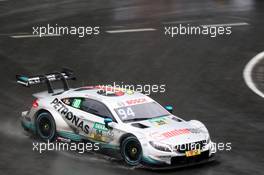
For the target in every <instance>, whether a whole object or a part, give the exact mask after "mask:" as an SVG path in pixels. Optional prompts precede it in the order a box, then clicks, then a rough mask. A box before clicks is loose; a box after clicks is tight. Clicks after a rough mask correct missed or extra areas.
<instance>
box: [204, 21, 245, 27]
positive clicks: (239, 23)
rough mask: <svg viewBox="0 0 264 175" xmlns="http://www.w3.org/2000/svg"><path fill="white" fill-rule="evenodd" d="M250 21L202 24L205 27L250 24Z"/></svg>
mask: <svg viewBox="0 0 264 175" xmlns="http://www.w3.org/2000/svg"><path fill="white" fill-rule="evenodd" d="M248 25H249V23H247V22H238V23H226V24H206V25H201V26H203V27H228V26H230V27H231V26H248Z"/></svg>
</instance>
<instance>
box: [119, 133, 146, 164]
mask: <svg viewBox="0 0 264 175" xmlns="http://www.w3.org/2000/svg"><path fill="white" fill-rule="evenodd" d="M121 155H122V157H123V159H124V161H125V162H126V163H127V164H128V165H130V166H136V165H139V164H140V162H141V160H142V147H141V144H140V142H139V141H138V139H137V138H136V137H135V136H129V137H127V138H125V139H124V140H123V142H122V144H121Z"/></svg>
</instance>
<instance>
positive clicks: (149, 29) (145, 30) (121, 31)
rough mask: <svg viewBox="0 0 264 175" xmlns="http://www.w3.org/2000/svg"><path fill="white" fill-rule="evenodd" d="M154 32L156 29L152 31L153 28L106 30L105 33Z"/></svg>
mask: <svg viewBox="0 0 264 175" xmlns="http://www.w3.org/2000/svg"><path fill="white" fill-rule="evenodd" d="M155 30H156V29H154V28H141V29H124V30H107V31H106V33H128V32H151V31H155Z"/></svg>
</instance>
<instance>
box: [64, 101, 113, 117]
mask: <svg viewBox="0 0 264 175" xmlns="http://www.w3.org/2000/svg"><path fill="white" fill-rule="evenodd" d="M62 102H63V103H64V104H66V105H69V106H71V107H74V108H77V109H80V110H82V111H85V112H88V113H91V114H94V115H97V116H100V117H103V118H106V117H108V118H112V119H113V116H112V114H111V112H110V111H109V110H108V108H107V107H106V106H105V105H104V104H103V103H101V102H98V101H96V100H92V99H84V98H78V97H74V98H64V99H62Z"/></svg>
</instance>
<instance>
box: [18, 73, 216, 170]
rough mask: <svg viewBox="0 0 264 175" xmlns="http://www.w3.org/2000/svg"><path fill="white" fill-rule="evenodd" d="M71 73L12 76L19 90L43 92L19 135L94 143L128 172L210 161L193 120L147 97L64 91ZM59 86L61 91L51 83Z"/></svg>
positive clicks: (203, 133) (208, 146)
mask: <svg viewBox="0 0 264 175" xmlns="http://www.w3.org/2000/svg"><path fill="white" fill-rule="evenodd" d="M72 79H75V77H74V76H73V72H72V71H71V70H69V69H63V71H61V72H54V73H49V74H45V75H38V76H32V77H28V76H24V75H17V76H16V80H17V83H19V84H22V85H24V86H27V87H29V86H31V85H36V84H42V83H46V84H47V87H48V91H44V92H40V93H36V94H33V96H34V98H35V100H34V101H33V104H32V107H31V109H30V110H29V111H24V112H22V117H21V123H22V126H23V127H24V129H25V130H27V131H30V132H32V133H34V134H35V135H37V136H38V137H39V138H40V139H42V140H44V141H56V140H61V141H63V140H69V141H72V142H92V143H99V144H100V145H101V146H102V148H106V149H112V150H118V151H117V152H118V153H120V155H121V157H122V159H123V160H124V162H125V163H126V164H128V165H129V166H138V165H142V164H144V165H146V164H147V165H149V166H152V167H166V166H176V167H177V166H187V165H193V164H199V163H204V162H208V161H210V160H213V158H214V155H215V152H216V150H215V144H214V143H213V142H212V141H211V139H210V135H209V133H208V130H207V128H206V127H205V125H204V124H203V123H201V122H200V121H197V120H190V121H185V120H183V119H181V118H179V117H177V116H175V115H173V114H172V110H173V107H172V106H165V107H163V106H161V105H160V104H159V103H157V102H156V101H154V100H153V99H151V98H150V97H149V96H147V95H144V94H142V93H139V92H135V91H132V90H130V89H122V88H117V87H110V86H85V87H79V88H69V86H68V83H67V80H72ZM53 81H62V83H63V89H56V90H54V89H53V88H52V85H51V82H53Z"/></svg>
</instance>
